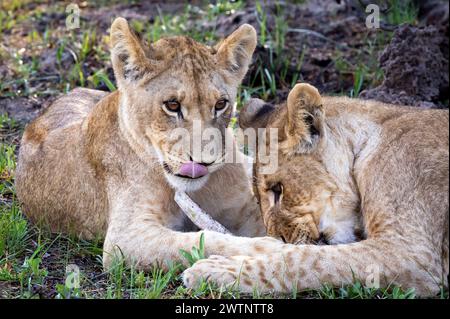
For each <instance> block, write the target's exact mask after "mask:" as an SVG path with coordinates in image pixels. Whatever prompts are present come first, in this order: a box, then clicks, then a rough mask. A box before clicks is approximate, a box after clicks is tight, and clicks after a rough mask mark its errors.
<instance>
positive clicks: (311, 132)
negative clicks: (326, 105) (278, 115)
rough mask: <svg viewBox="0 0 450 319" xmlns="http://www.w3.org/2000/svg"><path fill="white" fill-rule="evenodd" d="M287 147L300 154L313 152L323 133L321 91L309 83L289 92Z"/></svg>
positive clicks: (298, 85) (301, 84)
mask: <svg viewBox="0 0 450 319" xmlns="http://www.w3.org/2000/svg"><path fill="white" fill-rule="evenodd" d="M287 108H288V120H287V125H286V127H285V131H286V135H287V141H286V145H284V146H285V147H288V148H290V149H293V150H294V151H295V152H298V153H307V152H309V151H311V150H312V149H313V148H314V147H315V146H316V145H317V144H318V142H319V139H320V135H321V134H322V133H323V107H322V97H321V96H320V93H319V91H318V90H317V89H316V88H315V87H314V86H312V85H310V84H307V83H299V84H297V85H295V87H294V88H293V89H292V90H291V92H289V96H288V99H287Z"/></svg>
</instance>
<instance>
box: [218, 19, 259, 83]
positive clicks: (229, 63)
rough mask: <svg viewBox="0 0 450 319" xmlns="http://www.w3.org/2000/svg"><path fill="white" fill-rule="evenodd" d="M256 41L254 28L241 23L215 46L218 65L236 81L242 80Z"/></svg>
mask: <svg viewBox="0 0 450 319" xmlns="http://www.w3.org/2000/svg"><path fill="white" fill-rule="evenodd" d="M256 42H257V39H256V31H255V28H253V27H252V26H251V25H249V24H243V25H241V26H240V27H239V28H238V29H237V30H236V31H234V32H233V33H232V34H231V35H229V36H228V37H227V38H225V40H223V41H222V42H220V43H219V44H218V45H217V46H216V49H217V59H218V62H219V65H220V66H221V67H223V68H224V69H225V70H227V71H228V72H229V73H230V74H231V75H232V76H233V77H234V78H235V79H236V80H237V82H240V81H242V79H243V78H244V76H245V74H246V73H247V70H248V65H249V64H250V62H251V60H252V55H253V51H255V48H256Z"/></svg>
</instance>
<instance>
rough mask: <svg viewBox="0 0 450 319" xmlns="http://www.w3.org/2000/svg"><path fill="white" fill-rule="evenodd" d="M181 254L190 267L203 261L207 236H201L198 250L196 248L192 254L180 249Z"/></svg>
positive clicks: (193, 248)
mask: <svg viewBox="0 0 450 319" xmlns="http://www.w3.org/2000/svg"><path fill="white" fill-rule="evenodd" d="M180 254H181V255H182V256H183V257H184V258H185V259H186V260H187V262H188V263H189V265H190V266H192V265H193V264H195V263H196V262H197V261H199V260H201V259H205V234H204V233H202V234H201V235H200V241H199V246H198V248H197V247H195V246H194V247H192V250H191V251H190V252H188V251H186V250H184V249H180Z"/></svg>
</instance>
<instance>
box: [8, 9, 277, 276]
mask: <svg viewBox="0 0 450 319" xmlns="http://www.w3.org/2000/svg"><path fill="white" fill-rule="evenodd" d="M111 44H112V62H113V69H114V73H115V76H116V80H117V83H118V91H116V92H114V93H110V94H107V93H104V92H100V91H94V90H89V89H76V90H74V91H72V92H71V93H69V94H68V95H66V96H64V97H62V98H60V99H58V100H57V101H56V102H55V103H53V104H52V105H51V106H50V107H49V108H48V109H47V110H46V112H45V113H44V114H42V115H41V116H40V117H38V118H37V119H36V120H34V121H33V122H32V123H31V124H30V125H28V127H27V128H26V130H25V132H24V135H23V139H22V142H21V148H20V154H19V159H18V166H17V170H16V188H17V195H18V198H19V200H20V201H21V202H22V205H23V210H24V212H25V213H26V215H27V216H29V217H30V218H31V219H32V220H33V221H35V222H39V223H40V224H41V225H47V226H48V227H49V228H50V229H51V230H52V231H55V232H66V233H71V234H74V235H77V236H80V237H82V238H88V239H90V238H93V237H100V238H104V239H105V242H104V255H103V263H104V266H105V267H110V266H111V263H112V260H113V257H114V256H115V254H122V255H123V257H125V260H126V261H127V262H128V263H130V264H131V263H133V264H135V265H136V266H137V267H138V268H142V269H148V268H149V267H150V266H151V265H153V264H155V263H159V264H162V265H167V263H169V262H176V261H183V260H182V257H181V255H180V253H179V251H180V249H185V250H190V249H191V248H192V247H193V246H197V245H198V242H199V237H200V232H197V231H196V230H197V229H196V227H194V225H193V224H192V223H191V222H190V221H189V220H188V219H187V218H186V216H185V215H184V214H183V213H182V212H181V210H180V209H179V207H178V206H177V204H176V203H175V202H174V199H173V197H174V189H180V190H183V191H187V192H188V194H189V196H190V197H191V198H193V199H194V200H195V202H196V203H197V204H198V205H200V207H202V208H203V209H204V210H205V211H207V212H208V213H209V214H211V216H212V217H213V218H215V219H216V220H217V221H219V222H220V223H221V224H223V225H224V226H225V227H226V228H227V229H229V230H230V231H231V232H232V233H233V234H235V235H236V236H232V235H225V234H219V233H215V232H210V231H205V232H204V233H205V241H206V247H205V248H206V254H208V255H209V254H221V255H225V256H231V255H236V254H245V255H247V254H250V255H251V254H253V252H255V251H257V249H255V247H259V246H267V245H269V246H270V245H272V244H273V243H275V242H276V241H275V240H273V239H271V238H255V239H252V238H244V237H237V236H244V235H245V236H249V237H251V236H260V235H264V234H265V230H264V226H263V223H262V221H261V217H260V213H259V208H258V205H257V204H256V201H255V200H254V198H253V196H252V194H251V188H250V184H249V180H248V178H247V177H246V170H245V169H244V167H243V166H242V165H241V164H233V163H231V164H227V163H223V161H221V160H220V159H219V158H210V159H207V161H211V162H213V164H212V165H210V166H209V167H208V169H209V171H210V174H208V176H207V177H201V178H199V179H197V180H187V179H183V178H181V177H176V176H175V175H174V174H172V173H174V172H177V171H178V169H179V167H180V165H181V164H182V162H183V161H189V156H190V154H187V153H173V152H174V151H173V150H172V146H173V145H174V143H176V142H177V141H178V140H176V139H173V138H171V135H170V132H172V131H173V130H174V129H176V128H178V127H183V128H185V129H186V130H188V131H189V132H192V131H193V129H192V126H193V121H194V120H198V121H200V122H201V123H202V124H203V130H204V129H206V128H209V127H213V128H216V129H219V130H220V131H221V132H222V134H223V135H225V134H227V129H226V127H227V125H228V122H229V120H230V116H231V112H232V110H231V109H232V106H233V104H234V100H235V96H236V91H237V86H238V85H239V83H240V81H241V80H242V78H243V76H244V75H245V73H246V71H247V68H248V64H249V63H250V60H251V56H252V53H253V50H254V48H255V46H256V32H255V30H254V29H253V28H252V27H251V26H249V25H243V26H241V27H240V28H239V29H238V30H236V31H235V32H234V33H233V34H231V35H230V36H229V37H228V38H226V39H225V40H224V41H222V42H221V43H220V44H218V45H217V46H216V47H215V48H211V47H207V46H205V45H202V44H199V43H197V42H195V41H193V40H192V39H190V38H187V37H174V38H165V39H161V40H159V41H158V42H156V43H153V44H151V45H146V44H143V43H142V41H141V40H139V38H138V37H137V36H136V35H135V34H134V32H133V31H132V30H131V29H130V28H129V26H128V23H127V22H126V21H125V20H124V19H122V18H118V19H116V20H115V21H114V23H113V25H112V26H111ZM221 96H226V97H227V99H228V100H229V105H230V106H229V107H228V108H227V109H226V110H225V111H224V112H223V113H222V114H220V115H217V116H215V115H214V112H213V111H212V110H213V107H214V105H215V103H216V101H217V99H219V98H220V97H221ZM172 98H176V99H178V101H180V103H181V105H182V111H183V118H182V119H180V118H179V117H177V116H172V114H170V113H169V112H168V111H167V110H164V108H163V106H164V103H163V102H164V101H165V100H169V99H172ZM193 138H197V137H195V136H194V137H193ZM222 155H223V154H222ZM194 160H197V159H195V158H194ZM203 160H204V159H203ZM198 161H200V160H198ZM164 167H166V170H165V169H164ZM189 231H190V232H189Z"/></svg>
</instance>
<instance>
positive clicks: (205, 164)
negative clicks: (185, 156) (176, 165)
mask: <svg viewBox="0 0 450 319" xmlns="http://www.w3.org/2000/svg"><path fill="white" fill-rule="evenodd" d="M189 160H190V161H191V162H195V161H194V160H193V159H192V156H191V155H189ZM213 163H214V162H211V163H205V162H201V163H198V164H200V165H203V166H209V165H211V164H213Z"/></svg>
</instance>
